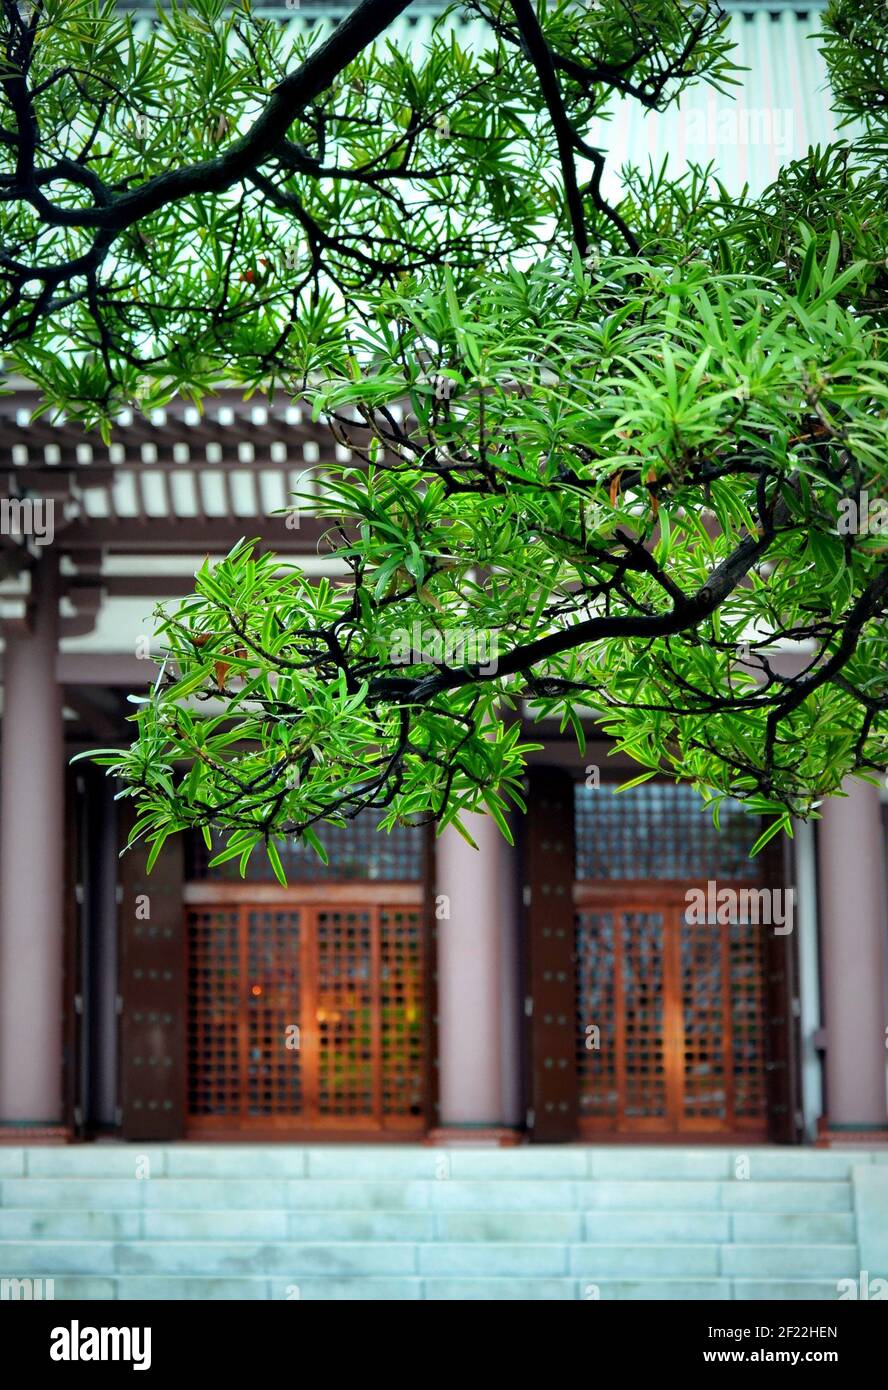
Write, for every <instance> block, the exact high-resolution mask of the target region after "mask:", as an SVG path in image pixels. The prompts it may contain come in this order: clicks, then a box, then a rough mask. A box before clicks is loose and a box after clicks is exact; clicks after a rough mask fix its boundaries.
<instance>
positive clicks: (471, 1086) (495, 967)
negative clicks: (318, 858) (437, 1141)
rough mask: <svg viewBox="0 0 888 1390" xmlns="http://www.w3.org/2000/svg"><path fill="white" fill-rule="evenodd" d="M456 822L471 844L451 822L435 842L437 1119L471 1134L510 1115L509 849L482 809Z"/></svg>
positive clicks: (514, 1004) (495, 1126)
mask: <svg viewBox="0 0 888 1390" xmlns="http://www.w3.org/2000/svg"><path fill="white" fill-rule="evenodd" d="M462 821H463V824H464V825H465V827H466V829H467V830H468V831H469V834H470V835H471V836H472V838H473V839H474V840H475V842H476V844H477V845H478V849H477V850H474V849H472V848H471V846H470V845H468V844H467V843H466V841H465V840H464V839H463V838H462V836H461V835H460V834H459V833H458V831H456V830H454V829H453V827H452V826H448V828H447V829H446V830H445V831H444V833H443V834H442V835H441V837H440V838H439V840H438V842H437V855H436V884H435V892H436V894H437V895H438V903H439V915H438V921H437V923H436V925H437V933H438V949H437V973H438V1099H439V1107H440V1109H439V1120H438V1123H439V1126H440V1128H441V1130H443V1131H447V1132H452V1131H453V1130H457V1131H459V1130H465V1131H466V1132H467V1134H471V1133H477V1132H478V1131H479V1130H481V1131H487V1130H492V1131H498V1130H499V1129H500V1127H501V1126H503V1124H504V1123H505V1122H506V1121H507V1120H511V1119H512V1116H511V1115H507V1113H506V1111H507V1109H509V1110H510V1109H512V1105H510V1103H509V1097H508V1096H507V1095H506V1094H504V1092H505V1091H506V1090H507V1089H508V1090H512V1089H513V1088H512V1085H511V1081H510V1072H509V1068H508V1067H504V1047H503V1042H504V1034H505V1029H504V1027H503V1011H504V1009H508V1008H509V1007H510V1003H509V1001H508V1000H507V999H506V997H505V995H504V987H503V980H504V977H505V974H508V975H509V976H510V977H511V975H512V974H513V973H514V972H513V971H512V962H511V961H510V960H508V959H505V960H504V949H503V948H504V939H505V938H506V927H507V926H508V925H509V923H508V918H509V912H510V908H511V906H512V899H513V887H512V863H511V850H510V848H509V846H508V845H507V844H506V842H505V841H504V840H503V838H502V836H501V834H500V832H499V830H498V829H497V827H496V824H495V822H494V821H493V820H492V819H491V817H489V816H483V815H464V816H463V817H462ZM442 895H443V899H444V901H443V905H442ZM442 911H446V912H449V916H442V915H441V912H442ZM506 993H508V991H506ZM511 1007H512V1008H515V1007H517V998H515V999H513V1000H512V1001H511ZM506 1060H508V1061H512V1060H516V1059H506ZM451 1137H452V1134H451Z"/></svg>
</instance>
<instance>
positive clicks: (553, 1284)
mask: <svg viewBox="0 0 888 1390" xmlns="http://www.w3.org/2000/svg"><path fill="white" fill-rule="evenodd" d="M33 1277H40V1276H38V1275H35V1276H33ZM43 1277H47V1276H45V1275H44V1276H43ZM49 1277H53V1278H54V1290H53V1293H54V1297H55V1299H56V1301H59V1300H79V1299H83V1300H101V1301H104V1302H108V1301H112V1300H123V1299H136V1300H139V1301H144V1300H150V1301H161V1300H163V1301H170V1300H173V1301H177V1302H178V1301H181V1300H205V1299H209V1300H216V1299H219V1300H231V1299H237V1300H248V1299H249V1300H251V1301H256V1300H275V1301H278V1302H280V1301H284V1300H294V1299H300V1300H303V1301H342V1300H355V1299H372V1300H384V1301H396V1302H407V1301H409V1302H413V1301H416V1300H420V1299H422V1300H448V1301H450V1300H457V1301H460V1302H466V1301H475V1302H481V1301H488V1300H499V1299H510V1300H512V1299H516V1300H520V1301H521V1302H536V1301H545V1300H559V1301H565V1302H569V1301H574V1302H576V1301H581V1302H589V1301H592V1300H598V1299H600V1300H601V1301H603V1302H608V1301H612V1300H624V1299H631V1300H647V1299H669V1300H681V1301H699V1300H702V1299H713V1300H719V1301H722V1302H728V1301H740V1300H747V1299H752V1300H756V1301H757V1300H760V1299H767V1300H773V1301H775V1302H793V1301H801V1302H814V1301H817V1302H835V1300H836V1297H837V1291H836V1283H835V1280H827V1279H801V1278H795V1279H755V1280H751V1279H725V1278H717V1279H682V1278H675V1279H653V1278H652V1279H638V1278H635V1279H601V1280H599V1281H598V1282H597V1283H596V1284H594V1285H593V1284H591V1283H589V1282H588V1281H584V1280H578V1279H575V1278H541V1279H524V1278H496V1277H494V1278H489V1277H488V1278H482V1279H478V1278H471V1277H466V1278H435V1277H425V1278H420V1277H418V1276H408V1277H403V1278H389V1277H384V1276H383V1277H364V1278H361V1279H351V1278H345V1279H343V1278H337V1277H336V1276H321V1277H316V1276H311V1277H308V1278H304V1279H300V1280H299V1282H298V1283H294V1282H285V1281H284V1280H283V1279H280V1278H276V1277H272V1278H269V1277H268V1276H266V1275H239V1276H208V1275H200V1276H196V1277H195V1276H188V1275H173V1276H169V1275H166V1274H158V1275H153V1274H124V1275H114V1276H99V1275H89V1274H64V1275H57V1276H49Z"/></svg>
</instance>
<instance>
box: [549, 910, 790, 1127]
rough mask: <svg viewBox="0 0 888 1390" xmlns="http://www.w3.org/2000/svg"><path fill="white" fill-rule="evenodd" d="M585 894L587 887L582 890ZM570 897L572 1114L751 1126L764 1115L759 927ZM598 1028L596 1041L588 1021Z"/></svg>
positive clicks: (649, 1123)
mask: <svg viewBox="0 0 888 1390" xmlns="http://www.w3.org/2000/svg"><path fill="white" fill-rule="evenodd" d="M587 893H588V895H589V896H590V897H591V896H594V892H593V890H587ZM657 896H658V898H659V900H660V903H661V906H660V907H659V908H658V909H657V910H653V909H652V908H651V909H647V910H641V909H627V910H623V911H621V910H619V908H618V907H617V906H616V905H612V906H611V907H610V908H609V909H608V908H606V907H604V906H602V905H599V906H597V907H596V906H593V905H592V903H591V902H586V903H585V904H584V903H582V902H581V903H580V905H579V908H578V911H577V917H576V928H577V930H576V958H577V975H576V980H577V1027H576V1047H577V1075H578V1078H579V1104H580V1118H581V1121H582V1122H583V1125H584V1126H585V1128H586V1129H588V1130H592V1131H595V1130H597V1131H599V1132H600V1131H607V1130H614V1131H626V1132H632V1131H644V1130H659V1131H662V1132H664V1133H666V1132H675V1133H681V1132H686V1133H692V1132H695V1131H696V1132H708V1131H713V1130H722V1131H725V1132H734V1131H738V1130H744V1131H754V1132H761V1131H763V1130H764V1127H765V1124H766V1118H767V1116H766V1102H767V1097H766V1086H765V1075H766V1074H765V1060H766V1045H765V1044H766V997H765V996H766V991H765V975H764V956H765V942H764V938H763V933H762V928H761V927H759V926H756V925H751V924H746V923H738V922H732V923H730V924H728V923H717V922H703V923H698V922H689V921H688V920H687V914H686V908H685V904H684V901H683V899H680V898H678V896H677V895H676V894H675V891H674V890H671V891H670V890H666V889H663V890H662V891H661V892H659V893H658V894H657ZM590 1025H595V1026H597V1027H598V1028H599V1029H600V1039H599V1047H598V1048H597V1049H594V1048H593V1049H590V1048H589V1046H588V1029H589V1026H590Z"/></svg>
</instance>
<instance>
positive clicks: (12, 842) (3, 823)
mask: <svg viewBox="0 0 888 1390" xmlns="http://www.w3.org/2000/svg"><path fill="white" fill-rule="evenodd" d="M31 578H32V604H31V609H30V618H31V627H30V633H29V635H24V634H21V633H14V634H12V635H8V636H7V637H6V646H5V652H4V661H3V665H4V691H3V733H2V750H0V759H2V766H0V1122H4V1121H24V1122H30V1123H32V1124H37V1125H46V1124H58V1123H59V1121H60V1120H61V1118H62V963H63V944H64V859H63V836H64V789H65V783H64V744H63V739H62V707H61V692H60V690H59V686H58V684H57V681H56V653H57V648H58V633H59V597H58V595H59V589H58V558H57V556H56V555H55V554H54V553H53V552H51V551H44V552H43V554H42V555H41V557H40V559H39V561H38V562H37V564H36V566H35V568H34V570H33V571H32V576H31Z"/></svg>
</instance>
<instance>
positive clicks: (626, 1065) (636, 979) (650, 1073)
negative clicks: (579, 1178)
mask: <svg viewBox="0 0 888 1390" xmlns="http://www.w3.org/2000/svg"><path fill="white" fill-rule="evenodd" d="M620 960H621V966H622V971H621V975H622V978H621V981H620V985H621V990H620V1022H621V1027H622V1034H623V1073H624V1079H623V1086H624V1097H625V1099H624V1113H625V1116H626V1118H627V1119H629V1120H651V1119H659V1118H663V1117H665V1115H666V1067H665V1056H664V1049H665V986H664V979H663V975H664V929H663V915H662V913H659V912H627V913H623V914H621V917H620Z"/></svg>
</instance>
